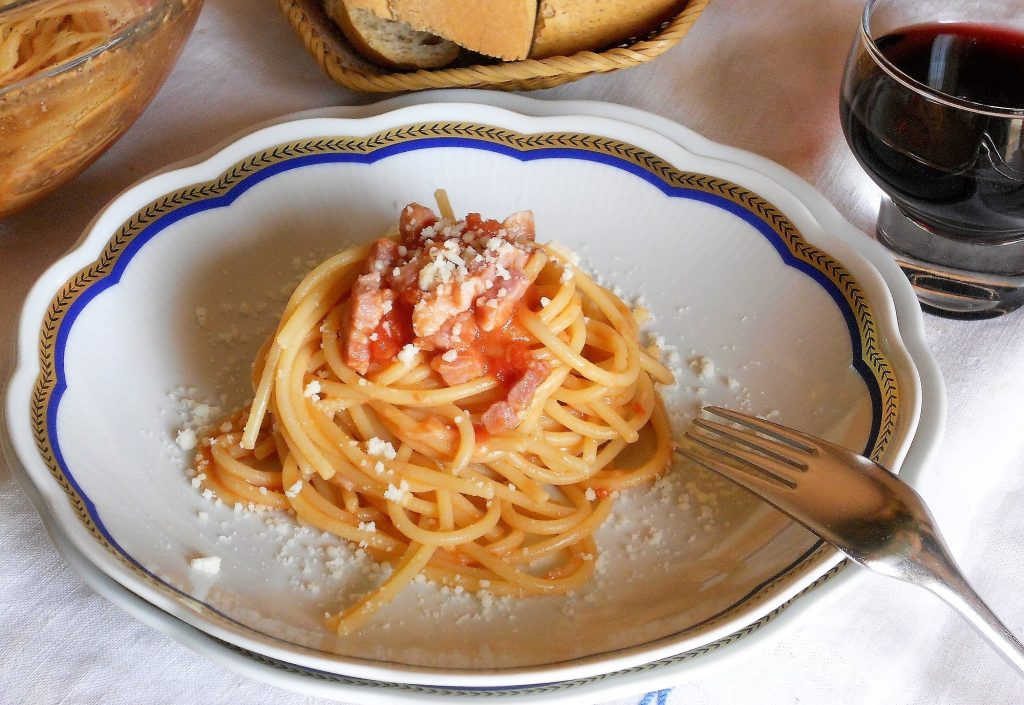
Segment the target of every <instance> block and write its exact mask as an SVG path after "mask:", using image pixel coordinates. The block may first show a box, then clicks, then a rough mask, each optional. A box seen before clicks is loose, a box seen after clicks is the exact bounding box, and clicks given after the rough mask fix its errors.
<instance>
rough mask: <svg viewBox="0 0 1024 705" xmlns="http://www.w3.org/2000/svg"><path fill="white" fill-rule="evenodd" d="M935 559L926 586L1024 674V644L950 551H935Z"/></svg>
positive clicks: (924, 584) (924, 582)
mask: <svg viewBox="0 0 1024 705" xmlns="http://www.w3.org/2000/svg"><path fill="white" fill-rule="evenodd" d="M942 548H943V549H944V548H945V547H942ZM934 554H938V555H934ZM933 558H934V559H935V560H933V561H932V565H930V566H929V568H930V570H929V573H931V575H930V576H929V577H930V578H931V579H930V580H924V581H922V582H921V584H922V585H923V587H926V588H928V589H929V590H931V591H932V592H933V593H935V594H936V595H938V596H939V597H940V598H942V600H943V601H944V602H945V603H946V604H948V605H950V606H951V607H952V608H953V609H955V610H956V611H957V612H959V613H960V615H961V616H962V617H963V618H964V619H966V620H967V621H968V622H969V623H970V625H971V626H972V627H974V628H975V629H976V630H977V631H978V633H979V634H981V635H982V636H983V637H985V639H986V640H987V641H988V643H989V644H991V645H992V647H993V648H994V649H995V650H996V651H998V652H999V653H1000V654H1001V655H1002V656H1003V658H1005V659H1006V660H1007V661H1008V662H1009V663H1010V664H1011V665H1013V666H1015V667H1016V668H1017V670H1018V671H1020V672H1021V673H1022V674H1024V644H1021V642H1020V640H1018V639H1017V637H1015V636H1014V635H1013V633H1012V632H1010V630H1009V629H1007V627H1006V625H1005V624H1003V623H1002V622H1001V621H1000V620H999V618H998V617H997V616H996V615H995V613H994V612H992V610H991V609H989V607H988V605H986V604H985V601H984V600H982V599H981V598H980V597H979V596H978V593H976V592H975V591H974V588H972V587H971V586H970V584H969V583H968V582H967V580H966V578H964V576H963V574H962V573H961V572H960V569H959V568H958V567H957V565H956V562H955V561H954V560H953V558H952V557H951V556H950V555H949V553H948V551H945V550H942V549H940V550H939V551H935V552H934V553H933Z"/></svg>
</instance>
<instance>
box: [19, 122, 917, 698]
mask: <svg viewBox="0 0 1024 705" xmlns="http://www.w3.org/2000/svg"><path fill="white" fill-rule="evenodd" d="M437 186H444V187H446V188H447V189H448V190H449V193H450V194H451V195H452V196H453V200H454V202H455V205H456V208H457V209H459V210H463V211H464V210H479V211H482V212H484V213H488V214H495V215H501V214H503V213H506V212H510V211H512V210H516V209H518V208H524V207H528V208H533V209H534V211H535V212H536V214H537V219H538V230H539V237H540V238H541V239H542V240H545V239H555V240H558V241H560V242H563V243H566V244H568V245H570V246H572V247H574V248H575V249H577V250H578V251H579V252H580V254H581V255H582V256H583V258H584V261H585V262H586V263H587V264H588V265H590V267H591V268H592V269H593V270H594V271H595V272H596V273H598V274H599V275H600V276H601V277H602V278H603V279H605V280H607V281H608V282H609V283H610V284H615V285H617V286H619V287H621V289H623V291H624V292H625V293H626V294H627V295H629V296H638V295H642V296H644V297H645V298H646V300H647V304H648V307H649V308H651V309H652V310H653V311H654V313H655V315H656V323H655V325H654V328H655V330H656V332H657V333H658V334H660V335H662V336H663V337H665V338H666V340H667V342H668V343H669V344H673V345H676V346H678V348H679V350H680V352H681V354H682V358H683V360H684V361H686V360H687V359H690V358H697V357H705V358H707V359H710V360H713V361H714V363H715V367H716V370H715V372H714V373H712V374H710V375H706V376H705V377H704V378H699V377H698V376H697V375H696V373H695V371H693V370H691V369H690V368H689V367H687V366H686V365H685V364H684V365H683V369H681V370H680V382H681V383H680V385H679V387H678V388H677V389H675V390H671V391H669V392H667V393H666V398H667V400H668V401H669V404H670V406H671V408H672V409H673V410H674V419H675V421H676V423H677V424H682V423H684V422H685V419H686V418H687V417H688V416H689V415H692V413H693V412H694V410H695V408H696V406H697V404H698V402H699V401H717V402H720V403H724V404H730V405H734V406H740V407H749V408H751V409H752V410H753V411H756V412H760V413H769V412H773V411H775V412H777V414H778V416H779V418H781V419H782V420H783V421H784V422H787V423H792V424H796V425H800V426H802V427H804V428H806V429H807V430H809V431H812V432H815V433H820V434H822V435H825V436H828V437H830V438H833V439H835V440H839V441H843V442H845V443H847V444H848V445H851V446H853V447H857V448H863V449H865V450H867V451H869V452H872V453H874V454H875V455H876V457H878V458H879V459H881V460H882V461H883V462H886V463H887V464H889V465H890V466H891V467H893V468H898V467H899V465H900V462H901V460H902V458H903V455H904V454H905V452H906V451H907V448H908V447H909V444H910V442H911V440H912V439H913V437H914V433H915V430H916V427H917V424H918V417H919V411H920V398H921V397H920V383H919V379H918V374H917V371H916V369H915V365H914V363H913V361H912V360H911V358H910V356H909V355H908V354H907V351H906V350H905V349H904V347H903V345H902V343H901V340H900V332H899V329H898V327H897V321H896V316H895V311H894V308H893V303H892V300H891V298H890V296H889V291H888V289H887V288H886V284H885V282H884V281H883V279H882V278H881V277H880V276H879V274H878V273H877V271H876V270H875V269H874V268H873V267H872V266H871V265H870V264H869V263H868V262H867V261H866V260H865V259H863V258H862V257H861V256H860V255H858V254H857V253H856V251H855V250H854V249H853V248H851V247H850V246H849V245H848V244H846V243H845V242H844V241H843V239H842V238H840V237H837V236H835V235H831V234H829V232H828V231H826V229H825V228H823V227H822V225H821V224H820V222H819V220H818V219H817V218H816V217H815V216H814V215H813V214H812V213H811V212H810V211H809V210H808V208H807V207H806V205H805V204H804V203H803V201H802V200H801V199H800V198H799V197H798V196H797V195H795V194H794V193H792V192H791V191H790V190H788V189H786V188H785V187H783V186H781V185H780V184H779V183H778V182H777V181H775V180H773V179H771V178H769V177H767V176H765V175H763V174H762V173H759V172H758V171H757V170H755V169H751V168H749V167H747V166H744V165H741V164H738V163H734V162H731V161H728V160H725V159H721V158H714V157H708V156H701V155H699V154H697V153H695V152H694V151H691V150H688V149H686V148H684V147H683V146H681V145H679V144H676V143H674V142H672V141H670V140H668V139H666V138H664V137H662V136H661V135H659V134H657V133H655V132H653V131H650V130H647V129H643V128H640V127H637V126H634V125H630V124H627V123H624V122H619V121H614V120H608V119H602V118H595V117H551V118H533V117H526V116H523V115H518V114H515V113H511V112H507V111H504V110H498V109H495V108H490V107H486V106H480V105H468V104H449V105H445V104H434V105H421V106H417V107H411V108H407V109H404V110H399V111H395V112H391V113H385V114H383V115H379V116H373V117H366V118H362V119H354V120H346V119H310V120H300V121H295V122H289V123H284V124H280V125H275V126H273V127H269V128H266V129H263V130H259V131H257V132H255V133H253V134H251V135H248V136H246V137H244V138H242V139H240V140H238V141H237V142H235V143H233V144H232V145H230V146H229V147H227V148H225V149H223V150H221V151H220V152H218V153H217V154H215V155H213V156H211V157H209V158H207V159H205V160H204V161H202V162H200V163H198V164H196V165H194V166H190V167H186V168H182V169H178V170H174V171H169V172H166V173H163V174H160V175H158V176H155V177H153V178H151V179H148V180H146V181H145V182H143V183H141V184H139V185H138V186H136V187H133V188H132V189H130V190H128V191H127V192H125V193H124V194H122V196H120V197H119V198H118V199H117V200H116V201H115V202H114V203H112V204H111V205H110V206H109V207H108V208H107V209H106V210H105V211H104V213H102V214H101V215H100V216H99V217H98V218H97V219H96V221H95V223H94V224H93V226H92V227H91V228H90V231H89V232H88V234H87V235H86V237H85V238H84V239H83V241H82V243H81V245H80V246H79V247H78V248H77V249H76V250H74V251H73V252H72V253H70V254H69V255H68V256H66V257H65V258H64V259H62V260H61V261H60V262H58V263H57V264H56V265H54V267H52V268H51V269H50V270H49V271H48V272H47V273H46V274H45V275H44V276H43V277H42V278H41V279H40V281H39V283H38V284H37V285H36V287H35V288H34V289H33V291H32V293H31V294H30V296H29V298H28V300H27V302H26V305H25V310H24V314H23V318H22V324H21V330H20V336H19V367H18V369H17V371H16V373H15V375H14V377H13V378H12V380H11V384H10V388H9V393H8V406H7V421H8V429H9V433H10V439H11V441H12V446H13V448H14V449H15V451H16V453H17V455H18V459H19V460H20V461H21V463H22V464H23V465H24V467H25V469H26V470H27V472H28V474H29V476H30V478H31V480H32V482H33V484H34V485H35V488H36V489H37V490H38V491H39V494H40V495H41V496H42V497H43V498H44V501H45V502H46V505H47V506H46V510H47V511H48V512H49V513H50V514H51V515H52V517H51V518H52V519H53V520H54V522H55V524H56V525H58V526H59V527H60V529H61V530H62V532H64V533H65V535H66V537H67V538H68V539H69V542H70V543H71V544H72V545H73V546H74V547H75V548H76V549H77V550H79V551H81V553H82V554H83V555H84V556H85V557H86V559H87V560H89V561H91V562H92V563H94V564H95V565H96V567H97V568H99V569H100V570H102V571H103V572H104V573H106V574H107V575H109V576H111V577H112V578H114V579H115V580H116V581H117V582H119V583H120V584H122V585H124V586H125V587H126V588H128V589H129V590H131V591H133V592H135V593H136V594H138V595H139V596H141V597H143V598H144V599H146V600H147V601H149V602H151V603H152V604H154V605H155V606H157V607H159V608H161V609H163V610H166V611H167V612H168V613H170V614H172V615H175V616H177V617H179V618H181V619H183V620H184V621H186V622H188V623H189V624H192V625H193V626H195V627H197V628H199V629H201V630H203V631H205V632H207V633H208V634H211V635H213V636H215V637H217V638H219V639H223V640H225V641H228V642H231V643H234V644H236V645H238V646H240V647H242V648H245V649H249V650H251V651H254V652H256V653H260V654H264V655H266V656H268V657H271V658H275V659H279V660H282V661H285V662H288V663H293V664H298V665H301V666H305V667H309V668H316V669H321V670H324V671H326V672H330V673H340V674H345V675H348V676H354V677H361V678H372V679H378V680H387V681H394V680H398V681H402V682H405V683H423V684H433V685H440V686H470V687H479V686H487V687H495V686H517V685H523V684H536V683H541V682H550V681H557V680H565V679H569V678H584V677H588V676H594V675H597V674H602V673H607V672H608V671H611V670H615V669H622V668H628V667H630V666H635V665H638V664H642V663H647V662H650V661H652V660H655V659H660V658H665V657H670V656H673V655H677V654H681V653H684V652H687V651H691V650H694V649H703V648H706V647H708V646H709V645H712V644H715V643H718V642H719V641H720V640H723V639H729V638H731V636H732V635H734V634H736V633H739V632H745V631H747V630H749V629H751V628H752V627H753V626H755V625H757V624H759V623H760V622H761V621H762V620H764V619H765V618H767V617H769V616H770V615H772V614H774V613H775V611H776V610H777V609H778V608H779V607H780V606H781V605H783V604H785V603H786V602H787V601H788V600H789V599H790V598H791V597H793V596H794V595H796V594H798V593H799V592H800V591H802V590H803V589H805V588H806V587H807V586H809V585H811V584H813V583H814V582H815V581H816V580H818V579H819V578H821V577H822V576H824V575H826V574H827V573H828V572H829V571H830V570H832V569H834V568H835V567H836V566H837V565H838V564H839V562H840V558H839V556H838V555H837V554H836V552H835V551H833V550H831V549H829V548H827V547H825V546H822V545H820V544H819V543H818V542H817V541H816V540H815V539H814V538H813V537H812V536H811V535H809V534H808V533H806V532H804V531H803V530H802V529H799V528H798V527H796V526H793V525H792V524H791V523H790V522H788V521H787V520H785V519H783V518H782V517H780V516H779V515H778V514H776V513H774V512H773V511H771V510H769V509H767V508H765V507H764V506H763V505H761V504H759V503H757V502H755V501H754V500H752V499H751V498H749V497H747V496H746V495H744V494H743V493H742V492H740V491H738V490H736V489H733V488H731V487H730V486H728V485H726V484H724V483H722V482H720V481H718V480H716V479H715V478H713V477H708V476H706V475H704V474H702V473H699V472H698V471H696V470H694V469H692V468H677V469H675V470H674V471H673V473H672V475H671V477H670V481H669V482H667V483H664V484H663V485H662V486H660V487H659V488H657V489H655V490H646V491H645V490H642V491H639V492H635V493H631V495H630V496H629V497H626V498H625V499H624V501H622V502H620V503H619V508H618V510H617V513H616V517H615V518H614V519H613V520H612V521H611V522H609V524H608V525H607V526H606V527H604V528H603V529H602V531H601V534H600V537H601V545H602V550H603V551H604V554H605V556H606V561H607V566H608V567H607V570H606V571H605V576H604V578H603V579H602V580H599V581H596V582H595V584H594V585H593V586H591V587H590V588H588V590H587V591H586V592H584V593H583V594H581V595H578V596H576V597H575V598H572V599H563V598H544V599H536V600H525V601H521V602H519V603H517V604H514V605H511V606H509V607H508V608H507V610H505V611H504V612H502V613H499V614H497V615H496V617H492V618H491V619H487V614H486V612H487V611H486V610H485V609H484V608H483V607H482V606H481V605H480V604H479V603H478V602H477V601H475V600H474V599H472V598H468V597H466V598H460V599H459V600H455V601H452V600H449V599H445V598H444V597H443V596H440V595H439V593H438V592H437V590H436V589H435V588H433V587H432V586H417V587H416V588H415V590H412V591H409V592H408V593H407V594H406V595H404V596H403V598H402V599H400V600H399V601H398V602H396V603H395V604H394V605H392V606H390V607H389V608H388V609H387V610H385V611H384V612H383V613H382V614H381V615H380V617H379V621H378V622H377V628H374V629H369V630H366V633H365V634H363V635H360V636H359V637H357V638H355V639H351V640H346V641H338V640H337V639H334V638H332V637H330V636H329V635H326V634H325V633H324V632H323V631H322V630H321V629H320V626H319V621H318V616H319V614H320V613H321V612H322V611H323V609H324V608H325V607H329V606H331V605H336V604H337V603H338V602H339V601H342V600H344V598H345V595H346V594H347V593H349V592H351V591H353V590H359V589H361V588H362V587H364V586H365V584H366V578H365V577H363V576H362V575H360V574H359V571H358V570H356V568H357V567H358V560H356V559H354V558H353V559H351V561H348V562H346V565H345V566H344V569H343V570H336V571H331V570H330V566H327V569H326V570H325V560H324V559H323V555H324V549H323V547H324V545H326V544H329V543H333V542H331V541H329V540H327V539H325V538H323V537H319V536H317V535H303V534H302V533H301V532H299V533H298V534H297V535H293V534H292V532H290V531H289V530H288V529H287V528H286V529H284V531H285V535H284V536H283V537H279V536H277V534H278V529H277V528H275V527H269V528H268V526H267V525H266V522H264V521H261V520H260V519H259V518H257V517H252V516H248V515H237V514H235V513H233V512H232V511H230V510H228V509H227V508H223V507H216V506H211V505H209V504H208V503H207V502H205V501H204V500H203V499H202V498H201V497H199V495H198V493H197V492H196V491H195V490H194V489H193V488H192V487H191V486H190V484H189V482H188V479H187V477H186V474H185V467H186V465H187V458H186V457H185V456H184V454H182V453H180V452H178V450H177V449H176V446H174V444H173V442H172V438H173V434H174V432H175V430H176V429H177V428H178V427H179V426H180V425H181V424H182V423H183V421H184V419H182V418H181V417H180V415H178V412H179V411H180V407H183V406H186V405H184V404H182V403H180V399H179V400H178V401H175V399H172V398H169V396H168V395H169V394H171V395H172V396H173V395H175V394H176V392H175V390H176V389H178V388H179V387H183V386H184V387H188V386H194V387H195V390H194V391H191V392H187V393H185V396H189V397H190V398H193V399H202V400H208V401H211V402H215V403H219V404H221V405H223V406H230V405H231V404H234V403H240V402H242V401H244V397H245V393H246V390H247V386H246V384H245V382H244V379H245V376H246V373H247V369H248V362H249V360H250V359H251V357H252V354H253V352H254V351H255V348H256V346H257V345H258V343H259V339H260V335H261V334H262V333H265V332H266V331H267V330H269V328H270V327H271V326H272V325H273V314H274V307H275V306H276V305H279V302H280V300H281V296H282V291H283V290H284V287H286V286H287V285H288V284H289V283H290V282H291V281H293V280H294V279H295V277H297V276H298V275H300V274H301V271H302V270H303V269H304V268H305V267H308V265H309V263H310V262H311V261H312V260H314V259H316V258H317V257H318V256H322V255H323V254H326V253H327V252H329V251H331V250H333V249H337V248H340V247H342V246H344V244H346V243H348V242H353V241H362V240H365V239H368V238H371V237H373V236H374V235H375V234H376V233H378V232H380V231H381V230H382V229H383V227H384V226H385V225H386V224H388V223H390V222H391V221H392V220H393V219H394V217H395V215H396V213H397V209H398V207H399V206H400V205H401V204H403V203H405V202H406V201H408V200H417V199H418V200H422V201H428V200H429V197H430V194H431V192H432V191H433V189H434V188H436V187H437ZM242 302H245V304H246V306H245V307H242V306H241V303H242ZM264 304H265V308H262V306H261V305H264ZM197 308H198V309H205V310H206V311H207V312H208V315H207V316H206V319H207V321H206V324H205V327H204V326H200V325H198V324H197V321H196V311H197ZM228 309H230V310H228ZM247 312H248V313H247ZM232 326H235V327H236V329H233V328H232ZM40 370H42V374H41V373H40ZM221 394H224V395H226V399H225V400H221V399H220V395H221ZM180 396H181V395H180V394H179V397H180ZM69 498H70V499H71V501H70V502H69V501H68V499H69ZM200 513H204V514H206V515H207V518H206V520H205V521H201V520H200V519H199V514H200ZM691 537H692V538H691ZM337 550H339V551H341V552H342V555H344V552H345V551H346V550H347V549H346V548H345V547H343V546H342V547H339V548H338V549H337ZM196 553H204V554H208V553H216V554H217V555H220V556H221V557H222V559H223V569H222V572H221V574H220V575H219V576H218V577H217V579H216V580H215V581H210V580H206V581H204V580H200V579H197V576H196V575H195V574H194V573H190V572H189V571H188V569H187V559H188V557H189V556H191V555H195V554H196ZM302 569H306V572H305V573H304V572H303V571H302ZM332 572H333V573H334V575H330V573H332ZM313 586H319V592H314V589H315V588H314V587H313ZM418 598H423V600H425V601H426V602H427V604H429V605H434V606H432V607H431V608H430V609H426V610H424V609H421V607H420V605H419V603H418ZM437 613H440V614H437ZM460 620H461V621H460ZM456 622H458V624H459V627H458V628H457V629H455V628H452V624H453V623H456ZM385 624H389V625H391V626H390V628H387V629H385V628H383V625H385ZM493 643H501V644H502V646H503V648H502V649H501V650H500V651H499V650H495V649H491V648H490V646H489V645H490V644H493Z"/></svg>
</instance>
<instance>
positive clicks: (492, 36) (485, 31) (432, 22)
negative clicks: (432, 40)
mask: <svg viewBox="0 0 1024 705" xmlns="http://www.w3.org/2000/svg"><path fill="white" fill-rule="evenodd" d="M345 1H346V3H347V4H348V6H349V7H350V8H362V9H365V10H368V11H370V12H372V13H374V14H376V15H378V16H380V17H384V18H386V19H390V20H399V21H402V22H407V23H408V24H410V25H411V26H412V27H413V28H414V29H418V30H421V31H424V32H431V33H433V34H437V35H440V36H442V37H444V38H445V39H450V40H451V41H453V42H455V43H456V44H458V45H460V46H463V47H465V48H466V49H469V50H471V51H475V52H478V53H480V54H486V55H487V56H493V57H496V58H499V59H504V60H505V61H515V60H518V59H525V58H526V57H527V55H528V54H529V53H530V45H531V44H532V42H533V30H534V26H535V25H536V20H537V0H345Z"/></svg>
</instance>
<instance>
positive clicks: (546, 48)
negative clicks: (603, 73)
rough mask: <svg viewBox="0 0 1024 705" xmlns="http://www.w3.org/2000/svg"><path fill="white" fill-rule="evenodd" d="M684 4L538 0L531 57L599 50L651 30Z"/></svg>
mask: <svg viewBox="0 0 1024 705" xmlns="http://www.w3.org/2000/svg"><path fill="white" fill-rule="evenodd" d="M685 5H686V2H685V0H540V8H539V9H538V11H537V25H536V30H535V32H534V37H533V46H532V47H531V48H530V57H531V58H535V59H540V58H544V57H546V56H566V55H569V54H575V53H576V52H578V51H584V50H588V49H589V50H593V51H600V50H602V49H605V48H607V47H609V46H611V45H613V44H616V43H618V42H621V41H623V40H624V39H628V38H629V37H632V36H635V35H638V34H643V33H644V32H647V31H649V30H651V29H652V28H654V27H655V26H656V25H657V24H658V23H659V22H661V21H662V20H664V19H666V18H668V17H671V16H672V15H673V14H675V13H676V12H678V11H680V10H681V9H682V7H683V6H685Z"/></svg>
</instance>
